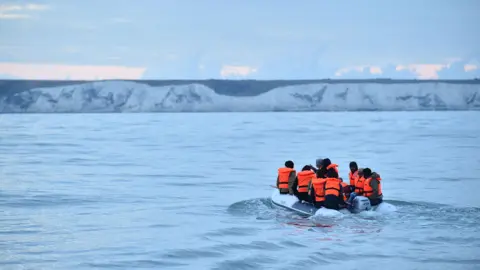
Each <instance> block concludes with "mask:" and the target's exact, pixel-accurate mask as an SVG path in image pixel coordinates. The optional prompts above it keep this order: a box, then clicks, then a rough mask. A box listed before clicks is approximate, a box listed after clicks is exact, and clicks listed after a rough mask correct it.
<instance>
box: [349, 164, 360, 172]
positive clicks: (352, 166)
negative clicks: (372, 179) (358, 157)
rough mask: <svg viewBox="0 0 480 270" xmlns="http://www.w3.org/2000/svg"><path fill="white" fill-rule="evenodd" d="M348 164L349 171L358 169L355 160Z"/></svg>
mask: <svg viewBox="0 0 480 270" xmlns="http://www.w3.org/2000/svg"><path fill="white" fill-rule="evenodd" d="M349 166H350V171H351V172H352V173H354V172H355V171H357V170H358V165H357V162H355V161H352V162H350V165H349Z"/></svg>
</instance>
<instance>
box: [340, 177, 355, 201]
mask: <svg viewBox="0 0 480 270" xmlns="http://www.w3.org/2000/svg"><path fill="white" fill-rule="evenodd" d="M338 179H340V181H341V182H340V184H341V185H342V189H343V201H344V202H346V201H347V200H348V198H350V193H351V192H352V189H351V188H350V185H349V184H347V183H345V182H343V179H342V178H340V177H339V178H338Z"/></svg>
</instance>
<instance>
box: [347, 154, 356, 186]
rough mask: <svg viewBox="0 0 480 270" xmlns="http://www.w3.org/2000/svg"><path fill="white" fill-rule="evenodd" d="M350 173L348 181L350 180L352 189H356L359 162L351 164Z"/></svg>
mask: <svg viewBox="0 0 480 270" xmlns="http://www.w3.org/2000/svg"><path fill="white" fill-rule="evenodd" d="M349 167H350V172H348V179H349V180H350V187H351V189H352V190H353V189H355V183H356V182H357V179H358V165H357V162H355V161H352V162H350V164H349Z"/></svg>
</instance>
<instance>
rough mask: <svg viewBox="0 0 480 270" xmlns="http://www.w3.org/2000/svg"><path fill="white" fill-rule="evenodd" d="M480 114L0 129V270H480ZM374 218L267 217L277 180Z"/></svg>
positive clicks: (276, 212) (273, 211) (89, 120)
mask: <svg viewBox="0 0 480 270" xmlns="http://www.w3.org/2000/svg"><path fill="white" fill-rule="evenodd" d="M479 119H480V112H478V111H477V112H472V111H463V112H452V111H442V112H440V111H436V112H433V111H430V112H301V113H300V112H265V113H150V114H148V113H131V114H128V113H127V114H125V113H112V114H108V113H104V114H101V113H100V114H93V113H92V114H0V269H2V270H10V269H35V270H40V269H49V270H50V269H285V270H289V269H332V268H338V269H343V270H346V269H362V270H364V269H437V270H438V269H480V198H479V196H478V194H479V186H478V185H479V184H480V179H479V178H480V154H479V153H480V122H479ZM326 157H328V158H330V159H331V160H332V162H333V163H336V164H338V165H339V170H340V174H341V177H342V178H343V179H344V180H345V179H348V164H349V162H350V161H356V162H357V163H358V164H359V167H363V168H366V167H368V168H371V169H372V171H375V172H377V173H379V174H380V175H381V178H382V187H383V194H384V200H385V201H384V203H385V204H388V205H389V206H390V207H389V208H388V209H389V211H383V212H375V211H373V212H364V213H360V214H342V215H339V216H335V217H328V216H325V217H322V218H320V219H317V218H308V217H304V216H299V215H297V214H295V213H293V212H290V211H288V210H286V209H281V208H278V207H277V206H274V205H273V204H272V202H271V200H270V197H271V195H272V193H273V192H275V189H274V188H272V185H275V182H276V176H277V169H278V168H280V167H282V166H283V165H284V162H285V161H286V160H292V161H294V163H295V168H296V169H297V170H300V169H301V168H302V167H303V166H304V165H307V164H313V165H314V164H315V160H316V159H317V158H326Z"/></svg>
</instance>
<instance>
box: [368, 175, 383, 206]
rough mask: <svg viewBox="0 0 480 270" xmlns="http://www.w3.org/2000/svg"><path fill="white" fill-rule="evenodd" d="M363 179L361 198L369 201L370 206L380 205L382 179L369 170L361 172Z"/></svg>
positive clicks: (381, 199)
mask: <svg viewBox="0 0 480 270" xmlns="http://www.w3.org/2000/svg"><path fill="white" fill-rule="evenodd" d="M363 177H364V179H365V182H364V187H363V196H365V197H367V198H368V199H369V200H370V204H371V205H372V206H375V205H378V204H380V203H381V202H382V201H383V194H382V183H381V180H382V178H380V175H379V174H378V173H376V172H372V170H371V169H370V168H365V169H364V170H363Z"/></svg>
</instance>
